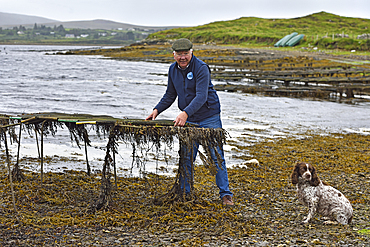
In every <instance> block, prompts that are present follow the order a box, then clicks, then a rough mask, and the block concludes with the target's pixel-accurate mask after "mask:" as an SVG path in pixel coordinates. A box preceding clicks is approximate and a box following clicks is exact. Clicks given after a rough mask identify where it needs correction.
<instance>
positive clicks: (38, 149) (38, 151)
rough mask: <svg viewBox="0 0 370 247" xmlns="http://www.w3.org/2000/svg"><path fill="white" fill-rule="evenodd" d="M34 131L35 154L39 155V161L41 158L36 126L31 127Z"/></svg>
mask: <svg viewBox="0 0 370 247" xmlns="http://www.w3.org/2000/svg"><path fill="white" fill-rule="evenodd" d="M33 128H34V130H35V136H36V144H37V153H38V155H39V159H41V156H40V147H39V140H38V138H37V129H36V125H34V126H33Z"/></svg>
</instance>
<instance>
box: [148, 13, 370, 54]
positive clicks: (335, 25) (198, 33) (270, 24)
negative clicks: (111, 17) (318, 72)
mask: <svg viewBox="0 0 370 247" xmlns="http://www.w3.org/2000/svg"><path fill="white" fill-rule="evenodd" d="M292 32H298V33H299V34H304V35H305V38H304V40H303V41H301V43H300V45H301V46H317V47H321V48H326V49H343V50H363V51H366V50H369V48H370V40H360V39H356V38H357V36H358V35H361V34H365V33H370V19H363V18H352V17H343V16H338V15H334V14H330V13H326V12H319V13H315V14H311V15H308V16H304V17H299V18H293V19H263V18H256V17H242V18H239V19H236V20H231V21H219V22H213V23H209V24H206V25H201V26H196V27H187V28H176V29H170V30H165V31H160V32H156V33H153V34H151V35H149V38H153V39H178V38H188V39H190V40H192V41H193V42H196V43H207V42H214V43H217V44H246V45H253V44H255V45H265V46H272V45H274V44H275V43H276V42H277V41H278V40H280V39H281V38H283V37H284V36H285V35H287V34H290V33H292ZM337 34H345V35H348V36H349V37H348V38H339V37H336V35H337ZM333 35H334V38H333Z"/></svg>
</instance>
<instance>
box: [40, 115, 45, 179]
mask: <svg viewBox="0 0 370 247" xmlns="http://www.w3.org/2000/svg"><path fill="white" fill-rule="evenodd" d="M45 122H46V120H44V121H43V122H42V125H41V159H40V163H41V183H42V182H43V179H44V123H45Z"/></svg>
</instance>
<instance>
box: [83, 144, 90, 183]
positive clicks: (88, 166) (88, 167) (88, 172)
mask: <svg viewBox="0 0 370 247" xmlns="http://www.w3.org/2000/svg"><path fill="white" fill-rule="evenodd" d="M84 141H85V156H86V168H87V175H89V176H90V175H91V169H90V164H89V158H88V157H87V141H86V138H84Z"/></svg>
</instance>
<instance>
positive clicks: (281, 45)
mask: <svg viewBox="0 0 370 247" xmlns="http://www.w3.org/2000/svg"><path fill="white" fill-rule="evenodd" d="M296 35H298V33H297V32H294V33H291V34H288V35H286V36H285V37H284V38H282V39H281V40H279V41H278V42H276V43H275V45H274V46H275V47H279V46H280V47H283V46H285V44H286V43H287V42H288V41H289V40H290V39H292V38H293V37H295V36H296Z"/></svg>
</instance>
